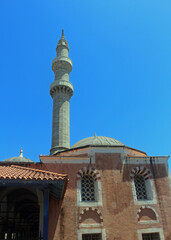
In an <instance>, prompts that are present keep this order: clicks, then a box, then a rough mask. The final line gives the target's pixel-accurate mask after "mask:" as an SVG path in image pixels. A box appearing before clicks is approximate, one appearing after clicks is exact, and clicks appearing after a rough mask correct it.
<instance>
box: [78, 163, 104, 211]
mask: <svg viewBox="0 0 171 240" xmlns="http://www.w3.org/2000/svg"><path fill="white" fill-rule="evenodd" d="M77 205H78V206H84V207H86V206H87V207H90V206H91V207H95V206H102V189H101V176H100V173H99V171H98V170H97V169H95V168H93V167H89V166H88V167H84V168H81V169H80V170H79V171H78V173H77Z"/></svg>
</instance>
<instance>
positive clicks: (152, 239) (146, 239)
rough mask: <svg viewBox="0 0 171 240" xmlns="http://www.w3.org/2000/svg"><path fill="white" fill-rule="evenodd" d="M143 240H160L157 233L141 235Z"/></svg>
mask: <svg viewBox="0 0 171 240" xmlns="http://www.w3.org/2000/svg"><path fill="white" fill-rule="evenodd" d="M142 239H143V240H160V236H159V233H144V234H143V235H142Z"/></svg>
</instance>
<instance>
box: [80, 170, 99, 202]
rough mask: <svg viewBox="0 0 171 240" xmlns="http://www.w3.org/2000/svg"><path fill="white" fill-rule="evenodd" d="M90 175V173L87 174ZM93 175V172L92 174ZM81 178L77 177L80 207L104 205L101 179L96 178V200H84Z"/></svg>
mask: <svg viewBox="0 0 171 240" xmlns="http://www.w3.org/2000/svg"><path fill="white" fill-rule="evenodd" d="M85 175H88V174H85ZM90 175H91V176H92V177H93V174H90ZM81 178H82V176H81V177H80V178H79V179H77V206H80V207H97V206H102V205H103V203H102V187H101V180H100V179H94V188H95V201H82V194H81Z"/></svg>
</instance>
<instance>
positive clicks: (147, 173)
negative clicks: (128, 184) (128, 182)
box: [130, 166, 152, 180]
mask: <svg viewBox="0 0 171 240" xmlns="http://www.w3.org/2000/svg"><path fill="white" fill-rule="evenodd" d="M136 174H141V175H142V176H143V177H144V179H145V180H147V179H150V178H151V177H152V174H151V172H150V170H149V169H148V168H146V167H143V166H140V167H139V166H137V167H135V168H133V169H132V170H131V174H130V178H131V179H134V176H135V175H136Z"/></svg>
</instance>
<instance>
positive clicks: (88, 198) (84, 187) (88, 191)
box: [81, 174, 96, 202]
mask: <svg viewBox="0 0 171 240" xmlns="http://www.w3.org/2000/svg"><path fill="white" fill-rule="evenodd" d="M81 199H82V201H83V202H84V201H85V202H92V201H95V200H96V196H95V180H94V178H93V177H92V176H91V175H89V174H86V175H83V176H82V178H81Z"/></svg>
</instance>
